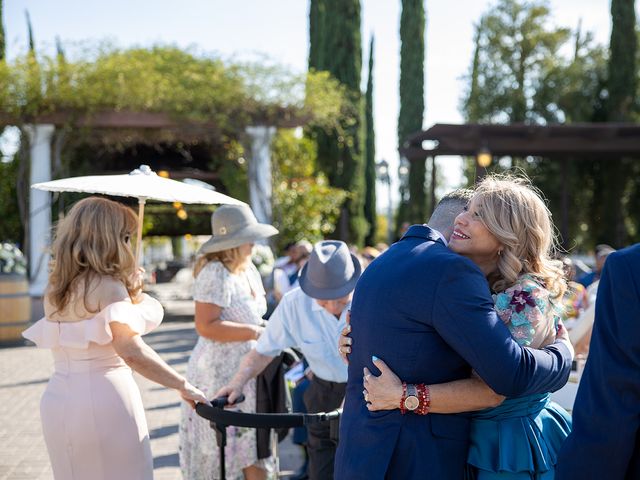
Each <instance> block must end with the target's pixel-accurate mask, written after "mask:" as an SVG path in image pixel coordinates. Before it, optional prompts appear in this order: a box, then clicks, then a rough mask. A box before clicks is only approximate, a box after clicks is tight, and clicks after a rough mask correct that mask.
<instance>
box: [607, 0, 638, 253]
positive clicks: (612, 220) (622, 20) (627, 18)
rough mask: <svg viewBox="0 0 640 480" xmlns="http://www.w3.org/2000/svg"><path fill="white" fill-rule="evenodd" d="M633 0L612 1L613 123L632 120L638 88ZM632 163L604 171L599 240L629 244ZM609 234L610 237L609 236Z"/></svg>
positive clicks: (619, 161)
mask: <svg viewBox="0 0 640 480" xmlns="http://www.w3.org/2000/svg"><path fill="white" fill-rule="evenodd" d="M634 4H635V2H634V0H612V1H611V21H612V24H611V43H610V45H609V49H610V55H609V65H608V70H609V75H608V85H607V87H608V92H609V100H608V108H607V116H608V120H609V121H611V122H628V121H631V120H632V114H633V112H634V109H635V108H634V107H635V96H636V88H637V66H636V50H637V37H636V31H635V25H636V13H635V5H634ZM628 170H629V163H628V161H626V160H625V159H612V160H610V161H609V162H607V168H606V170H605V172H606V173H605V176H606V180H607V181H606V184H607V188H606V190H605V194H604V197H605V198H604V206H605V211H606V212H608V215H605V217H604V218H605V219H606V220H605V222H604V224H603V225H602V227H603V231H601V232H600V233H599V239H600V241H607V242H610V243H613V244H615V246H617V247H621V246H623V245H624V244H625V243H626V237H627V232H626V228H625V223H624V205H623V198H622V196H623V192H624V190H625V184H626V180H627V179H628ZM606 237H609V238H606Z"/></svg>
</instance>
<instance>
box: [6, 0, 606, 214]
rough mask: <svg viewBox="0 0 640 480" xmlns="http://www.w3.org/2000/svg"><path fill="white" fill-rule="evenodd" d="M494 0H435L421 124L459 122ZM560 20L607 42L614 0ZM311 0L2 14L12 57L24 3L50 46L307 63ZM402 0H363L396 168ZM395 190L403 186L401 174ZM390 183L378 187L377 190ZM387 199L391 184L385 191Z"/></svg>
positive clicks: (556, 9)
mask: <svg viewBox="0 0 640 480" xmlns="http://www.w3.org/2000/svg"><path fill="white" fill-rule="evenodd" d="M492 3H494V2H492V1H490V0H429V1H426V2H425V6H426V11H427V32H426V48H427V53H426V92H425V97H426V98H425V104H426V111H425V120H424V126H425V127H428V126H430V125H432V124H434V123H460V122H461V121H462V118H461V116H460V113H459V112H458V103H459V99H460V95H461V92H462V91H463V87H464V85H463V82H462V80H461V79H460V77H461V76H462V75H464V74H465V73H466V71H467V69H468V66H469V63H470V61H471V52H472V47H473V45H472V43H473V42H472V37H473V24H474V22H477V21H478V19H479V18H480V16H481V14H482V13H483V12H484V11H485V10H486V9H487V8H488V6H489V5H491V4H492ZM549 3H550V6H551V8H552V12H553V16H554V23H555V24H557V25H560V26H566V27H570V28H575V27H576V26H577V24H578V21H579V19H582V25H583V31H584V30H589V31H592V32H593V33H594V34H595V38H596V40H597V41H599V42H601V43H604V44H608V42H609V34H610V16H609V1H608V0H552V1H550V2H549ZM308 4H309V2H308V0H268V1H267V0H232V1H229V0H227V1H222V0H181V1H179V2H176V1H168V0H153V1H151V0H110V1H109V2H107V1H104V0H83V1H81V0H55V1H53V0H14V1H12V0H8V1H5V2H4V23H5V32H6V38H7V54H8V56H9V58H11V57H12V56H15V55H16V54H17V53H22V52H24V51H25V50H26V48H27V33H26V23H25V10H28V11H29V14H30V16H31V22H32V25H33V29H34V35H35V40H36V46H37V48H38V49H48V50H51V51H52V50H53V48H54V45H55V38H56V36H59V37H60V39H61V40H62V42H63V44H65V45H72V46H74V47H81V46H82V45H83V43H86V42H90V44H95V43H96V42H98V41H102V40H109V41H111V42H113V43H115V44H116V45H118V46H121V47H126V46H133V45H137V46H148V45H152V44H155V43H164V44H175V45H178V46H181V47H195V48H196V49H197V50H200V51H203V52H207V53H217V54H219V55H221V56H222V57H225V58H232V57H235V58H240V59H242V58H247V57H254V56H255V54H256V53H260V54H267V55H268V56H269V57H271V58H272V59H274V60H275V61H277V62H279V63H282V64H285V65H289V66H290V67H291V68H292V69H294V70H296V71H304V70H305V69H306V65H307V52H308V26H307V24H308V17H307V15H308V8H309V5H308ZM400 4H401V2H400V0H362V20H363V21H362V38H363V67H364V71H363V82H364V81H366V65H367V59H368V55H369V52H368V48H369V47H368V45H369V37H370V35H371V34H372V33H373V34H374V35H375V37H376V46H375V53H374V60H375V72H374V82H375V98H374V115H375V127H376V152H377V157H378V158H379V159H383V158H384V159H386V160H387V161H388V162H389V163H390V164H391V165H392V168H391V170H392V173H393V174H395V171H396V170H397V162H398V154H397V150H396V149H397V138H396V124H397V117H398V77H399V63H400V59H399V52H400V40H399V24H400ZM438 165H439V167H440V168H442V169H443V171H444V172H445V174H446V177H447V179H448V182H449V186H455V185H456V183H457V182H458V181H459V168H460V162H459V160H458V159H456V158H455V157H440V159H439V163H438ZM393 180H394V186H393V190H394V191H397V186H396V179H395V177H394V179H393ZM380 188H383V187H381V186H379V189H380ZM378 198H379V199H380V200H379V206H380V207H381V208H385V203H386V198H387V192H386V191H379V192H378Z"/></svg>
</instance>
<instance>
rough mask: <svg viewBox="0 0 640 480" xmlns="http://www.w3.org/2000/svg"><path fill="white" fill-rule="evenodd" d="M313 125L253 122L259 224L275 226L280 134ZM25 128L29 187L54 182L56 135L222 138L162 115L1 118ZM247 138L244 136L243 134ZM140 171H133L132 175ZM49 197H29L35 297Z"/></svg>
mask: <svg viewBox="0 0 640 480" xmlns="http://www.w3.org/2000/svg"><path fill="white" fill-rule="evenodd" d="M306 120H308V119H306V118H304V117H302V116H301V115H300V114H299V112H297V111H295V110H294V109H288V108H279V109H272V110H271V111H270V112H269V114H268V115H261V114H260V112H258V113H257V114H256V115H255V116H253V117H252V118H250V119H248V124H247V125H246V127H245V129H244V132H243V133H244V135H246V137H248V140H249V143H250V145H249V147H250V148H249V152H250V155H249V159H248V162H249V163H248V177H249V193H250V203H251V206H252V208H253V210H254V213H256V216H257V217H258V219H259V220H260V221H262V222H265V223H269V222H270V220H271V158H270V149H269V146H270V143H271V139H272V138H273V135H274V134H275V132H276V129H277V128H292V127H296V126H299V125H303V124H304V123H305V121H306ZM9 125H21V126H22V130H23V131H24V132H25V133H26V134H27V135H28V137H29V147H30V155H29V156H30V169H29V172H30V175H29V177H30V178H29V183H30V184H34V183H39V182H46V181H49V180H51V175H52V159H54V157H55V155H57V154H59V150H60V148H62V146H61V145H57V144H56V145H55V146H54V145H53V143H54V141H53V140H54V134H55V132H56V129H60V128H72V129H82V128H84V129H88V130H92V129H105V130H122V131H126V130H142V131H168V132H172V133H173V134H175V136H176V138H180V137H181V136H186V137H191V138H194V137H195V138H210V137H218V136H219V135H220V128H219V126H217V125H215V124H214V123H212V122H206V121H202V122H194V121H180V120H178V119H176V118H173V117H172V116H171V115H169V114H167V113H162V112H130V111H103V112H94V113H83V112H73V111H71V112H54V113H51V114H42V115H39V116H37V117H34V118H29V119H19V118H13V117H11V116H8V115H3V114H1V113H0V126H9ZM240 133H242V132H240ZM135 167H137V165H129V166H127V168H126V169H125V170H123V171H122V172H104V171H103V173H126V172H127V171H130V170H131V169H133V168H135ZM172 176H173V177H174V178H176V179H180V178H184V177H190V178H196V179H200V180H205V181H211V180H214V179H216V174H215V172H208V171H206V170H190V171H189V172H188V173H186V174H185V173H184V172H182V174H180V173H179V172H172ZM49 207H50V195H49V192H45V191H39V190H33V189H31V190H30V191H29V217H28V223H29V226H28V249H27V250H28V254H29V259H30V261H29V268H30V282H31V285H30V294H31V296H34V297H40V296H42V294H43V292H44V288H45V285H46V277H47V268H46V266H47V265H48V263H49V254H48V253H47V252H48V243H49V235H50V231H51V209H50V208H49Z"/></svg>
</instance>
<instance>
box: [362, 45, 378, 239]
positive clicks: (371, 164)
mask: <svg viewBox="0 0 640 480" xmlns="http://www.w3.org/2000/svg"><path fill="white" fill-rule="evenodd" d="M373 46H374V38H373V35H371V42H370V43H369V79H368V80H367V93H366V95H365V102H364V114H365V126H366V137H365V171H364V177H365V184H366V192H365V201H364V216H365V218H366V220H367V222H369V232H368V233H367V236H366V238H365V240H364V242H365V244H366V245H374V244H375V238H376V227H377V222H376V134H375V131H374V128H373Z"/></svg>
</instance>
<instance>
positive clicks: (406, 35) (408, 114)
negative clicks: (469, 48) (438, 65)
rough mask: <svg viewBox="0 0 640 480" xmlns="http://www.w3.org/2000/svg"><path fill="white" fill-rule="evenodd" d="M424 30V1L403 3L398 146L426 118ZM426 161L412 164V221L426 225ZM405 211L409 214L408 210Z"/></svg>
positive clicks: (410, 196) (400, 220) (410, 189)
mask: <svg viewBox="0 0 640 480" xmlns="http://www.w3.org/2000/svg"><path fill="white" fill-rule="evenodd" d="M424 28H425V14H424V4H423V0H402V14H401V16H400V42H401V46H400V114H399V116H398V143H399V145H400V146H402V142H404V141H405V139H406V138H407V136H409V135H410V134H412V133H415V132H417V131H420V130H422V119H423V115H424V49H425V45H424ZM425 174H426V161H423V160H420V161H412V162H411V163H410V167H409V205H408V207H409V208H408V209H406V210H408V211H407V215H408V218H403V219H401V218H399V219H398V222H399V223H400V222H402V221H405V220H408V221H410V222H412V223H423V222H425V221H426V220H427V194H426V191H425ZM406 210H405V211H406Z"/></svg>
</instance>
